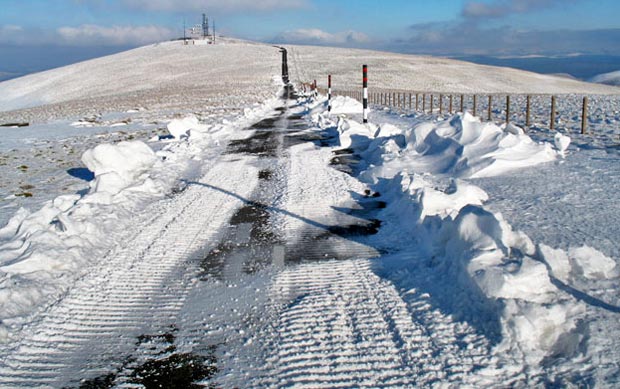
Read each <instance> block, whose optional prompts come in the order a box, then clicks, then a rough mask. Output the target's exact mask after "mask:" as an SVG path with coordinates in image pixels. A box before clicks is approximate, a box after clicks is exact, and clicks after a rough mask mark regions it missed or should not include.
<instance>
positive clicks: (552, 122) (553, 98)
mask: <svg viewBox="0 0 620 389" xmlns="http://www.w3.org/2000/svg"><path fill="white" fill-rule="evenodd" d="M549 128H550V129H552V130H553V129H555V96H551V124H550V125H549Z"/></svg>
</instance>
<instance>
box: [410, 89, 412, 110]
mask: <svg viewBox="0 0 620 389" xmlns="http://www.w3.org/2000/svg"><path fill="white" fill-rule="evenodd" d="M411 100H412V99H411V92H409V111H411V108H412V105H411Z"/></svg>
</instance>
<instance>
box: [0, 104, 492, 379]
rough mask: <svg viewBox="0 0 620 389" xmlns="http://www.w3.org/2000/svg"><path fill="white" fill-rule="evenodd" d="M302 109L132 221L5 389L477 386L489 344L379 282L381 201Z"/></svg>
mask: <svg viewBox="0 0 620 389" xmlns="http://www.w3.org/2000/svg"><path fill="white" fill-rule="evenodd" d="M288 105H291V107H288ZM302 110H303V107H300V106H296V105H295V100H286V99H283V100H282V106H281V107H278V108H276V110H275V111H274V112H272V113H271V115H269V116H268V117H265V118H264V119H263V120H261V121H259V122H257V123H256V124H254V125H253V126H252V127H251V128H249V129H248V131H246V132H245V134H244V135H246V134H247V136H246V137H244V138H241V139H238V140H233V141H231V142H230V144H229V145H228V147H227V149H226V150H223V152H222V153H221V154H220V156H219V157H218V158H215V159H213V160H210V162H209V164H210V166H205V168H204V170H205V171H207V173H206V174H205V175H204V176H203V177H202V178H201V179H200V180H198V181H197V182H189V183H187V186H186V187H185V190H184V191H182V192H181V193H179V194H177V195H175V196H174V197H172V198H170V199H168V200H164V201H161V202H157V203H155V204H153V205H152V206H151V207H150V208H149V209H147V210H146V211H145V212H143V213H142V215H140V216H138V218H137V219H138V220H137V221H136V223H135V228H134V230H133V231H132V232H131V234H129V236H128V238H127V239H126V240H125V241H124V243H123V244H122V245H121V246H119V247H117V248H116V249H114V250H113V251H112V252H110V253H108V254H107V255H106V258H104V259H103V260H102V261H101V262H100V265H99V266H98V267H97V268H95V269H93V270H92V271H91V272H90V273H88V274H87V275H86V276H85V277H83V278H82V279H81V280H79V282H78V283H77V285H75V286H74V287H73V288H72V289H71V290H70V292H69V293H68V294H67V295H66V296H64V297H63V298H62V299H61V300H60V301H59V302H58V303H57V304H56V305H54V306H52V307H51V308H50V309H48V310H47V311H46V312H45V313H43V314H42V315H41V317H40V319H39V320H38V321H37V322H35V323H34V324H33V325H31V326H30V328H27V329H26V330H24V332H25V333H26V336H24V338H23V339H22V340H21V341H20V342H18V344H17V345H14V347H13V349H11V350H2V353H3V355H7V358H6V359H5V360H4V361H3V363H2V365H1V367H0V385H2V386H3V387H66V386H68V387H77V386H80V385H81V386H84V387H93V386H94V387H108V386H111V385H128V384H143V385H148V383H149V382H159V383H165V384H166V385H171V384H176V385H184V384H189V382H191V381H192V380H195V379H203V380H209V382H214V383H217V384H218V385H222V386H223V387H232V386H235V385H237V386H240V387H250V386H251V387H253V386H290V385H297V386H309V387H316V385H320V386H324V387H334V386H343V385H344V386H351V385H353V386H376V385H387V386H410V385H420V384H431V383H433V382H458V383H466V382H476V381H470V379H471V377H470V376H471V373H472V372H473V371H478V370H480V369H481V368H482V367H484V366H488V365H490V364H491V362H490V360H489V358H488V356H487V354H488V351H489V347H490V345H489V342H488V340H486V339H485V338H484V336H482V335H480V334H476V332H475V331H474V330H473V329H472V328H471V327H469V326H467V325H465V324H463V323H456V322H454V321H453V320H452V319H451V318H450V317H449V316H448V315H445V314H442V313H441V312H440V311H438V310H433V309H431V306H430V304H429V301H428V296H426V295H424V294H416V293H415V292H412V291H411V292H407V293H405V294H402V293H401V292H403V291H401V290H398V289H397V288H396V287H395V285H394V284H393V283H391V282H390V281H388V280H385V279H382V278H381V277H380V276H378V275H377V273H378V272H379V268H378V265H377V263H376V262H373V261H371V260H369V258H372V257H377V256H379V255H380V252H381V251H382V249H381V248H379V247H375V246H373V244H372V243H371V241H370V240H369V236H371V235H373V234H375V233H376V232H377V231H378V229H379V226H380V222H379V221H378V220H376V219H374V214H376V212H377V210H379V209H382V208H384V207H385V205H386V204H384V203H383V202H382V201H381V196H380V194H378V193H372V192H371V191H370V190H369V189H368V188H366V187H365V185H363V184H362V183H360V182H359V181H357V180H356V179H354V178H353V177H351V176H350V175H348V174H346V173H344V172H342V171H341V170H344V169H342V168H343V166H333V165H332V166H330V160H332V158H333V156H334V155H333V153H332V150H333V147H332V146H334V145H335V144H337V139H334V137H333V134H331V135H330V134H328V133H324V132H321V131H319V130H318V129H316V128H314V129H313V128H312V126H311V123H309V122H308V121H307V120H308V119H307V118H306V117H305V116H304V115H302V113H303V112H302ZM334 142H336V143H334ZM336 259H337V260H336ZM179 361H181V362H180V363H179ZM205 366H207V367H206V368H205ZM149 372H150V373H149ZM158 374H159V375H158ZM149 380H151V381H149ZM152 380H154V381H152ZM477 382H481V381H480V379H478V381H477ZM482 382H484V381H482ZM89 385H90V386H89Z"/></svg>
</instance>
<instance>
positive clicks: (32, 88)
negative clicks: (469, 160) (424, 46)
mask: <svg viewBox="0 0 620 389" xmlns="http://www.w3.org/2000/svg"><path fill="white" fill-rule="evenodd" d="M200 43H201V42H197V44H195V45H193V44H190V45H183V44H182V43H181V42H165V43H160V44H155V45H150V46H144V47H141V48H138V49H134V50H130V51H127V52H123V53H119V54H115V55H111V56H107V57H102V58H98V59H94V60H90V61H86V62H81V63H78V64H74V65H69V66H65V67H62V68H58V69H53V70H49V71H46V72H42V73H37V74H32V75H28V76H25V77H21V78H18V79H14V80H9V81H6V82H3V83H0V111H8V110H14V109H20V108H26V107H33V106H37V105H43V104H52V103H59V102H64V101H69V100H84V99H90V98H93V97H102V96H118V95H124V96H126V95H128V94H129V95H131V96H130V97H134V98H136V99H142V100H145V99H147V100H148V99H152V98H153V96H152V95H153V94H154V95H156V96H158V97H160V98H166V96H172V95H174V96H175V97H177V96H176V95H183V93H185V94H187V91H188V90H190V91H195V90H198V91H200V90H205V89H208V90H213V89H222V88H226V87H229V86H231V85H235V86H237V85H245V84H248V83H254V82H255V81H254V80H257V79H269V76H271V75H273V74H277V73H278V72H277V67H278V65H279V63H278V60H279V55H280V54H279V52H278V49H277V48H275V47H273V46H270V45H265V44H256V43H251V42H244V41H239V40H232V39H227V40H223V41H222V42H220V43H219V44H217V45H204V44H200ZM287 47H289V51H290V56H291V58H290V62H291V63H290V72H291V75H292V79H293V80H297V81H311V80H313V79H317V80H318V81H319V84H323V83H325V79H326V75H327V74H328V73H331V74H333V75H334V86H335V87H337V88H354V87H356V86H357V85H358V84H359V78H360V74H359V73H360V69H359V68H360V65H361V64H363V63H365V64H368V65H369V66H370V72H371V73H370V77H371V87H374V88H390V89H408V90H419V91H429V92H430V91H433V92H466V93H467V92H488V93H502V92H503V93H585V94H615V93H620V89H618V88H614V87H609V86H602V85H595V84H590V83H584V82H579V81H574V80H568V79H565V78H561V77H553V76H546V75H540V74H536V73H530V72H525V71H521V70H516V69H509V68H499V67H493V66H483V65H477V64H473V63H468V62H462V61H456V60H451V59H444V58H435V57H426V56H413V55H404V54H393V53H386V52H379V51H369V50H355V49H342V48H330V47H313V46H287ZM147 92H148V93H147Z"/></svg>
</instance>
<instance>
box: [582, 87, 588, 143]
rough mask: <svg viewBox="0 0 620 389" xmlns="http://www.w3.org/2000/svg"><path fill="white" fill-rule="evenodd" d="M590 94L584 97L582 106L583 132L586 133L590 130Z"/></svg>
mask: <svg viewBox="0 0 620 389" xmlns="http://www.w3.org/2000/svg"><path fill="white" fill-rule="evenodd" d="M587 126H588V96H584V98H583V106H582V108H581V133H582V134H586V133H587V132H588V128H587Z"/></svg>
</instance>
